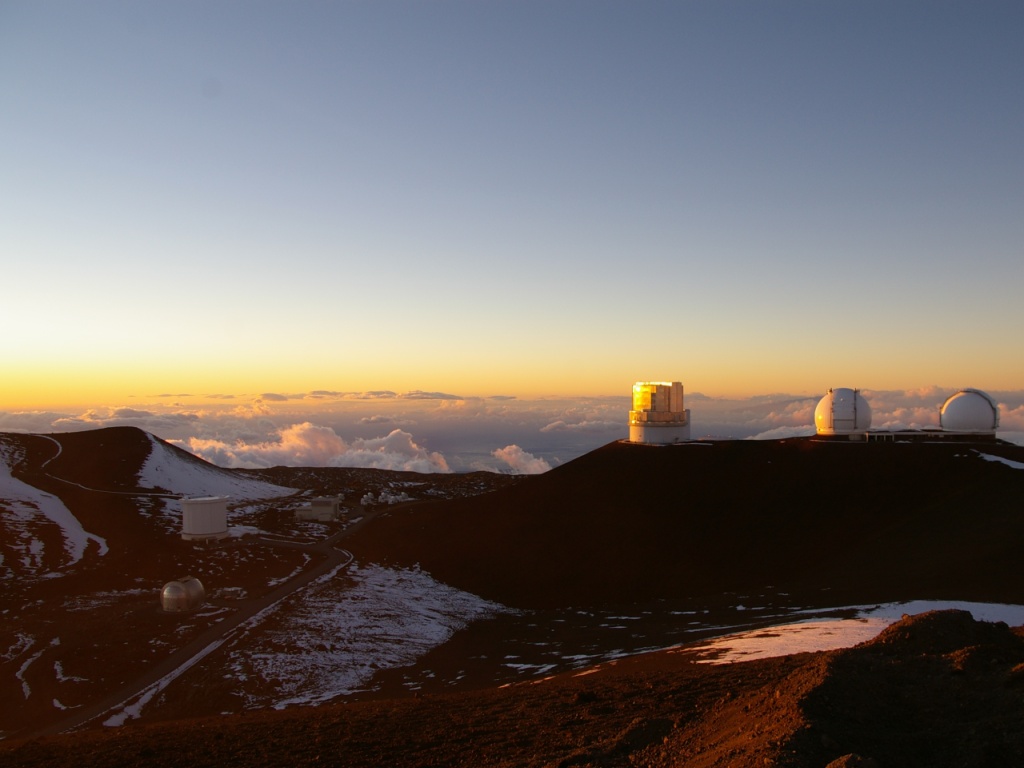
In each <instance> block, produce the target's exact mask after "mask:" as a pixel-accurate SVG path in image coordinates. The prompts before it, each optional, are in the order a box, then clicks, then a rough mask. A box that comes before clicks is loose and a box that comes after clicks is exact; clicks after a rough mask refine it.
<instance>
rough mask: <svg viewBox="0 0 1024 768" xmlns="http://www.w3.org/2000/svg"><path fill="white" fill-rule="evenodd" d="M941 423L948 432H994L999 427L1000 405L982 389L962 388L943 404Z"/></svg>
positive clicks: (940, 411) (940, 412)
mask: <svg viewBox="0 0 1024 768" xmlns="http://www.w3.org/2000/svg"><path fill="white" fill-rule="evenodd" d="M939 424H940V426H941V427H942V429H943V430H945V431H947V432H970V433H975V434H977V433H982V434H992V433H994V432H995V431H996V429H998V427H999V406H998V405H996V402H995V400H993V399H992V398H991V397H989V396H988V395H987V394H986V393H985V392H982V391H981V390H980V389H961V390H960V391H959V392H957V393H956V394H955V395H951V396H950V397H948V398H946V402H944V403H943V404H942V408H941V409H940V410H939Z"/></svg>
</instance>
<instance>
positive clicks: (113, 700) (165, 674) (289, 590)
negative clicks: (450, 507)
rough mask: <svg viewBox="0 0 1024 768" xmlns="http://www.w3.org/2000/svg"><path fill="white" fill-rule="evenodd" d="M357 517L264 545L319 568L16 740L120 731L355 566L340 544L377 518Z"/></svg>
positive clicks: (355, 513) (298, 576)
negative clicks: (89, 729)
mask: <svg viewBox="0 0 1024 768" xmlns="http://www.w3.org/2000/svg"><path fill="white" fill-rule="evenodd" d="M352 514H353V516H354V517H358V516H359V515H362V518H361V519H359V520H358V522H356V523H353V524H352V525H350V526H348V527H347V528H345V529H344V530H342V531H338V532H337V533H335V534H333V535H331V536H329V537H328V538H326V539H323V540H322V541H318V542H315V543H312V544H298V543H294V542H282V541H274V540H271V539H261V541H262V543H263V544H266V545H268V546H286V547H292V548H298V549H302V550H304V551H306V552H310V553H316V554H318V555H321V556H322V557H321V559H320V561H319V562H317V563H315V564H314V565H311V566H310V567H308V568H306V569H305V570H303V571H301V572H300V573H297V574H295V575H294V576H293V577H292V578H290V579H289V580H288V581H286V582H284V583H282V584H281V585H279V586H278V587H276V588H274V589H273V590H271V591H270V592H268V593H267V594H266V595H263V596H262V597H258V598H253V599H251V600H248V601H243V603H242V605H241V606H239V607H238V608H237V609H236V610H235V612H234V613H233V614H231V615H230V616H228V617H226V618H224V619H222V620H221V621H219V622H217V623H216V624H215V625H213V626H211V627H209V628H208V629H206V630H205V631H203V632H202V633H201V634H199V635H198V636H197V637H195V638H193V639H192V640H191V641H189V642H188V643H187V644H186V645H184V646H182V647H181V648H179V649H177V650H176V651H174V652H173V653H171V654H170V655H169V656H167V657H166V658H164V659H162V660H161V661H159V662H157V663H156V664H154V665H153V666H152V667H150V668H149V669H148V670H146V672H145V673H144V674H142V675H139V676H138V677H137V678H135V680H133V681H132V682H131V683H128V684H126V685H124V686H123V687H121V688H120V689H118V690H116V691H114V692H112V693H110V694H108V695H106V696H104V697H102V698H100V699H97V700H96V701H94V702H92V703H90V704H88V705H85V706H83V707H81V708H79V709H77V710H76V711H75V712H74V714H71V715H69V716H68V717H66V718H64V719H63V720H60V721H58V722H56V723H53V724H51V725H49V726H46V727H44V728H40V729H38V730H36V731H33V732H31V733H23V734H18V738H25V739H29V738H35V737H38V736H47V735H52V734H56V733H63V732H66V731H71V730H74V729H76V728H80V727H81V726H83V725H86V724H87V723H91V722H93V721H95V720H98V719H100V718H103V719H104V722H105V723H109V724H111V725H119V724H121V723H123V722H125V721H126V720H127V719H130V718H131V717H132V712H133V711H134V710H138V709H141V707H142V706H144V705H145V703H146V702H147V701H149V699H150V698H152V697H153V696H155V695H156V694H158V693H159V692H160V691H162V690H163V689H164V688H165V687H167V686H168V685H169V684H170V683H172V682H173V681H174V680H175V679H176V678H177V677H179V676H180V675H181V674H183V673H184V672H186V671H187V670H188V669H190V668H191V667H192V666H194V665H195V664H197V663H199V662H200V661H202V660H203V659H205V658H206V657H207V656H209V655H210V654H212V653H214V652H216V651H217V650H218V649H219V648H220V647H221V646H223V645H224V644H225V643H227V642H228V641H229V640H231V639H232V637H234V635H235V634H236V633H237V632H239V631H242V630H244V629H247V628H249V627H250V626H254V625H255V624H257V623H258V622H259V621H260V620H261V619H262V618H264V617H265V616H267V615H268V614H270V613H271V612H272V611H273V610H274V609H275V608H276V607H277V606H278V605H279V604H280V603H281V601H283V600H284V599H285V598H287V597H289V596H290V595H293V594H294V593H295V592H297V591H299V590H301V589H302V588H304V587H306V586H308V585H309V584H311V583H312V582H314V581H316V580H317V579H320V578H326V577H329V576H333V575H334V574H336V573H337V572H338V571H340V570H342V569H344V568H346V567H347V566H348V565H349V564H350V563H351V562H352V560H353V556H352V553H351V552H348V551H346V550H344V549H341V548H340V547H338V546H337V545H338V543H339V542H340V541H341V540H342V539H344V538H345V537H346V536H348V535H349V534H351V533H353V532H355V531H357V530H359V529H360V528H362V527H363V526H364V525H366V524H368V523H369V522H370V521H371V520H373V518H374V517H375V516H376V515H377V514H378V513H377V512H369V513H367V512H365V510H363V509H362V508H361V507H357V508H355V509H354V510H353V513H352Z"/></svg>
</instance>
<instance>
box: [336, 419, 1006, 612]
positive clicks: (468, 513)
mask: <svg viewBox="0 0 1024 768" xmlns="http://www.w3.org/2000/svg"><path fill="white" fill-rule="evenodd" d="M980 452H986V453H990V454H997V453H998V454H1001V455H1005V456H1008V457H1010V458H1014V459H1016V460H1017V461H1022V460H1024V449H1022V448H1019V447H1017V446H1012V445H1008V444H998V445H997V444H990V445H987V446H984V447H983V448H978V447H977V446H975V447H973V448H972V447H970V446H964V445H952V444H912V445H911V444H898V443H897V444H892V443H872V444H851V443H848V442H822V441H817V440H812V439H796V440H785V441H763V442H762V441H722V442H713V443H692V444H687V445H679V446H667V447H649V446H640V445H631V444H627V443H612V444H609V445H606V446H604V447H603V448H600V449H598V450H596V451H594V452H592V453H589V454H587V455H586V456H583V457H581V458H579V459H577V460H575V461H573V462H570V463H569V464H567V465H565V466H563V467H560V468H558V469H554V470H552V471H550V472H548V473H546V474H544V475H540V476H536V477H530V478H527V479H525V480H524V481H523V482H521V483H519V484H517V485H516V486H514V487H511V488H507V489H504V490H502V491H499V492H496V493H494V494H491V495H488V496H485V497H480V498H476V499H467V500H456V501H452V502H446V503H444V504H431V505H418V506H415V507H409V508H405V509H402V510H396V511H394V512H392V513H389V514H388V515H387V516H386V517H382V518H381V519H380V520H378V521H377V522H376V523H375V525H374V526H372V527H369V528H367V529H366V530H365V531H363V532H361V533H360V534H358V535H357V536H356V537H354V538H353V539H352V541H351V542H350V546H351V547H352V549H353V551H355V552H356V553H357V555H359V556H361V557H364V558H367V559H382V560H391V561H394V562H398V563H408V564H411V563H420V564H421V565H422V567H423V568H425V569H426V570H428V571H430V572H431V573H433V574H434V575H435V576H436V577H437V578H440V579H441V580H442V581H446V582H448V583H451V584H454V585H456V586H459V587H461V588H463V589H467V590H469V591H472V592H476V593H478V594H481V595H483V596H485V597H489V598H493V599H497V600H500V601H503V602H506V603H508V604H510V605H515V606H523V607H527V606H528V607H537V606H557V605H570V604H572V605H580V604H582V605H587V604H599V603H614V602H621V601H638V600H646V599H650V598H654V597H671V596H678V595H690V596H692V595H702V594H720V593H722V592H727V591H741V590H754V589H761V588H763V587H765V586H766V585H772V586H774V587H775V588H776V589H778V590H785V591H789V592H790V593H793V594H797V595H799V596H801V597H802V598H803V599H806V600H812V601H816V600H821V599H824V600H825V602H826V603H830V604H833V605H834V604H837V602H836V601H837V600H838V601H842V600H849V599H851V598H852V597H853V596H854V595H855V596H856V597H857V598H858V599H861V600H875V599H902V598H909V597H922V596H941V597H946V598H956V597H961V596H963V597H967V596H970V595H977V594H979V593H984V594H986V595H988V596H989V597H990V598H991V599H1000V600H1007V601H1011V602H1012V601H1013V600H1019V599H1020V598H1021V594H1020V590H1019V588H1018V586H1017V585H1018V584H1020V583H1024V582H1022V577H1024V560H1021V559H1020V558H1018V557H1016V556H1015V555H1014V552H1015V550H1016V547H1017V543H1018V542H1020V541H1021V540H1024V516H1022V515H1021V514H1020V500H1021V499H1022V498H1024V472H1022V471H1020V470H1018V469H1013V468H1011V467H1008V466H1005V465H1003V464H1000V463H997V462H991V461H986V460H985V459H983V458H982V457H981V455H980ZM823 590H827V591H828V592H827V594H825V593H823Z"/></svg>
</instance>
